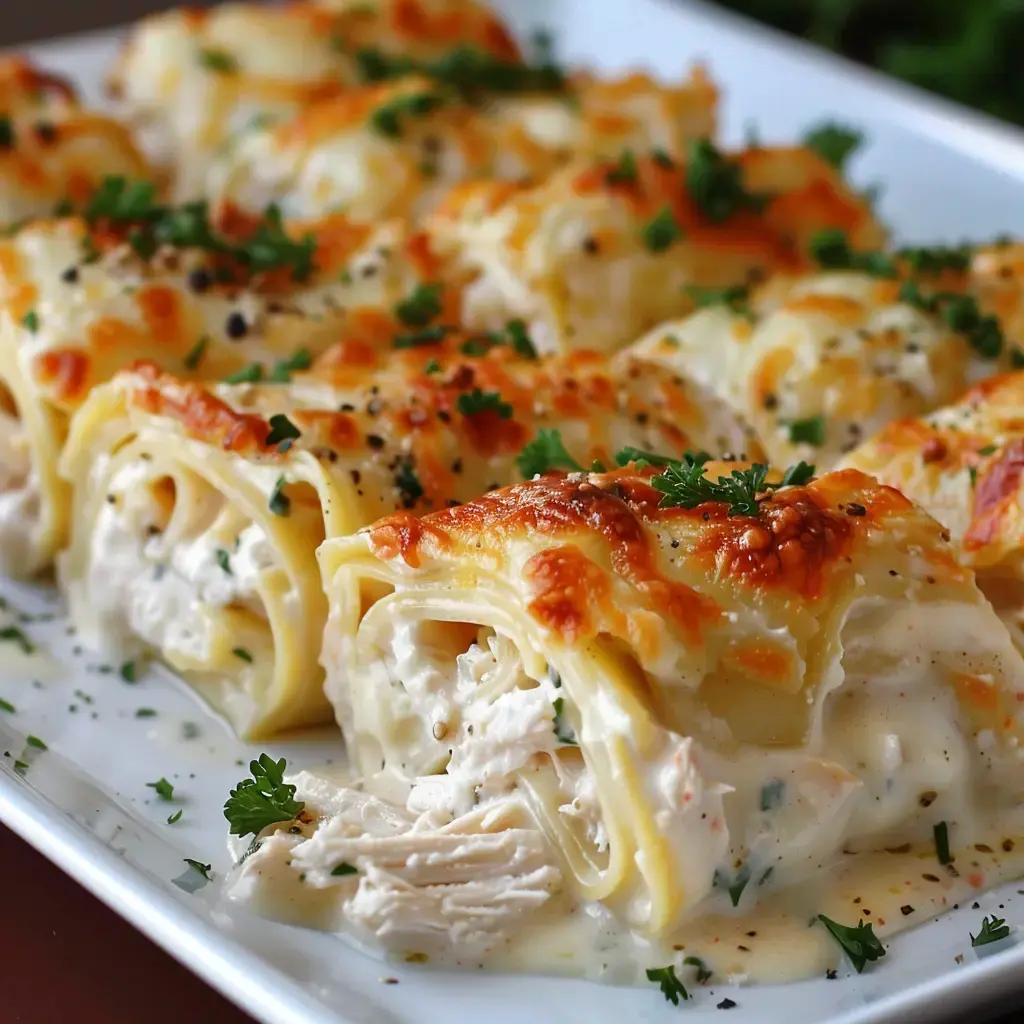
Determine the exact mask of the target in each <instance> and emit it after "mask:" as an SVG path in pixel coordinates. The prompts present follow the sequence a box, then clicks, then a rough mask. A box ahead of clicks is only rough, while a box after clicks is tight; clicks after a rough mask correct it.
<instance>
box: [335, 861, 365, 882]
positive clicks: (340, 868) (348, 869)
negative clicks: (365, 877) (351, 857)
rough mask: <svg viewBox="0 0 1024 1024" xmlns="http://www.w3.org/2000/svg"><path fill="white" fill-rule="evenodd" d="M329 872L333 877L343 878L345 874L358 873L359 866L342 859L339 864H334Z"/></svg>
mask: <svg viewBox="0 0 1024 1024" xmlns="http://www.w3.org/2000/svg"><path fill="white" fill-rule="evenodd" d="M331 874H332V875H333V876H334V877H335V878H343V877H344V876H345V875H358V874H359V868H357V867H355V865H353V864H349V863H348V862H347V861H344V860H343V861H342V862H341V863H340V864H336V865H335V866H334V867H333V868H331Z"/></svg>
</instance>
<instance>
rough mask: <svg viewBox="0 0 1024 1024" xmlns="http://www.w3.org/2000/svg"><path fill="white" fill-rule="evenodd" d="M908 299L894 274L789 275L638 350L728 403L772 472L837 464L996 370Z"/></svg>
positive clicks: (672, 326)
mask: <svg viewBox="0 0 1024 1024" xmlns="http://www.w3.org/2000/svg"><path fill="white" fill-rule="evenodd" d="M902 296H903V292H902V291H901V284H900V282H899V281H898V280H897V279H896V278H889V277H877V276H874V275H871V274H868V273H864V272H858V271H834V272H825V273H819V274H815V275H811V276H806V277H802V278H798V279H792V278H788V279H784V280H782V281H777V282H769V283H768V285H767V286H766V288H765V289H764V290H763V292H762V293H760V294H758V293H755V294H754V295H752V296H749V297H745V296H741V295H739V294H738V293H737V294H734V295H732V296H726V298H727V299H728V300H729V301H727V302H724V303H718V304H714V305H712V306H711V307H709V308H707V309H704V310H701V311H699V312H698V313H696V314H694V315H692V316H691V317H689V318H687V319H684V320H679V321H672V322H669V323H666V324H662V325H661V326H659V327H657V328H655V329H654V330H653V331H651V332H650V333H649V334H647V335H646V336H645V337H644V338H642V339H641V340H640V341H638V342H637V343H636V344H635V345H634V346H633V347H632V349H631V350H630V351H632V352H633V353H634V354H635V355H636V356H637V358H640V359H653V360H656V361H658V362H661V363H663V364H665V365H667V366H671V367H673V368H674V369H676V370H677V371H678V372H679V373H682V374H686V375H688V376H691V377H692V378H693V379H695V380H697V381H700V382H701V383H702V384H704V385H705V386H707V387H710V388H711V389H712V390H714V391H715V392H716V393H717V394H719V396H720V397H722V398H723V399H725V400H727V401H729V402H730V403H731V404H732V405H733V408H734V409H735V410H736V412H737V414H738V415H741V416H743V417H744V418H745V419H746V420H747V422H749V423H750V424H751V426H752V427H753V428H754V430H755V432H756V433H757V435H758V438H759V440H760V441H761V443H762V444H763V445H764V447H765V449H766V450H767V452H768V455H769V458H770V459H771V460H772V462H773V463H774V464H775V465H780V466H785V465H788V464H789V463H791V462H795V461H797V460H798V459H805V460H807V461H808V462H812V463H814V464H816V465H817V466H819V467H829V466H833V465H835V464H836V463H837V462H838V461H839V459H840V458H841V457H842V456H843V455H844V454H845V453H848V452H850V451H851V450H852V449H854V448H855V447H856V446H857V445H858V444H859V443H860V442H861V441H862V440H863V439H864V438H867V437H870V436H871V435H872V434H873V433H875V432H876V431H877V430H879V429H881V428H882V427H883V426H884V425H885V424H886V423H888V422H889V421H890V420H893V419H899V418H902V417H906V416H913V415H919V414H921V413H923V412H927V411H928V410H930V409H934V408H936V407H937V406H940V405H942V404H943V403H945V402H948V401H950V400H952V398H953V397H954V396H955V395H957V394H959V393H960V392H961V391H962V390H963V389H964V388H965V387H967V385H968V383H969V382H970V381H971V380H977V379H979V378H980V377H983V376H985V375H986V374H991V373H994V372H995V371H996V369H997V368H998V365H999V363H998V360H997V358H996V354H994V353H991V352H988V351H987V350H986V351H985V352H981V351H979V350H978V349H977V348H976V347H974V346H973V345H972V344H971V341H970V339H969V337H968V336H967V335H965V333H964V332H962V331H958V330H956V329H955V328H954V327H953V326H951V325H950V323H949V322H948V321H947V320H946V319H944V318H943V317H942V316H940V315H939V314H938V313H937V312H935V311H933V310H929V309H926V308H922V307H921V306H920V305H915V304H913V303H911V302H910V301H907V300H906V299H905V298H903V297H902ZM719 297H720V296H712V297H711V298H712V299H715V298H719Z"/></svg>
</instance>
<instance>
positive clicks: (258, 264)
mask: <svg viewBox="0 0 1024 1024" xmlns="http://www.w3.org/2000/svg"><path fill="white" fill-rule="evenodd" d="M315 254H316V240H315V238H314V237H313V236H312V235H310V234H307V235H305V236H304V237H303V238H301V239H299V240H298V241H296V240H295V239H293V238H292V237H291V236H290V235H289V234H288V233H287V232H286V231H285V229H284V223H283V221H282V220H281V211H280V209H279V208H278V207H277V206H276V205H273V204H272V205H270V206H268V207H267V209H266V210H265V211H264V213H263V219H262V220H261V221H260V223H259V225H258V226H257V228H256V231H255V232H254V233H253V235H252V237H251V238H249V239H247V240H246V241H244V242H242V243H240V244H238V245H236V246H235V247H234V249H233V255H234V256H235V258H236V259H238V260H239V261H240V262H241V263H243V264H244V265H245V266H246V267H247V268H248V269H249V271H250V272H251V273H254V274H258V273H261V272H263V271H269V270H277V269H278V268H280V267H287V268H288V269H289V270H290V271H291V277H292V280H293V281H305V280H306V278H308V277H309V275H310V274H311V273H312V272H313V257H314V256H315Z"/></svg>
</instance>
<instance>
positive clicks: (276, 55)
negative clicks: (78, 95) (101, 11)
mask: <svg viewBox="0 0 1024 1024" xmlns="http://www.w3.org/2000/svg"><path fill="white" fill-rule="evenodd" d="M456 48H461V50H462V51H464V52H471V53H473V54H475V55H478V58H479V61H481V62H483V63H484V64H486V65H488V66H491V65H495V66H497V67H498V68H499V70H500V69H501V68H503V67H506V66H520V64H521V61H520V57H519V51H518V49H517V47H516V45H515V43H514V42H513V41H512V39H511V37H510V36H509V34H508V32H507V31H506V30H505V28H504V26H503V25H502V24H501V23H500V22H499V21H498V20H497V19H496V18H495V17H494V15H492V14H491V13H490V12H489V11H487V10H486V8H484V7H482V6H480V5H478V4H476V3H475V2H474V0H375V2H374V3H372V4H360V3H330V4H328V3H323V4H317V3H288V4H285V5H283V6H265V5H262V4H251V3H249V4H247V3H227V4H219V5H217V6H215V7H213V8H212V9H210V10H198V9H195V8H178V9H175V10H171V11H167V12H164V13H161V14H156V15H153V16H151V17H149V18H145V19H143V20H142V21H141V22H139V24H138V25H137V26H136V27H135V29H134V31H133V32H132V34H131V36H130V37H129V39H128V42H127V44H126V45H125V48H124V50H123V51H122V53H121V56H120V59H119V61H118V64H117V66H116V67H115V69H114V71H113V74H112V75H111V80H110V87H111V91H112V92H113V94H114V96H115V97H116V98H118V99H119V100H120V101H121V104H122V107H123V109H124V111H125V113H126V114H127V116H128V117H129V118H130V119H131V121H132V123H133V124H134V125H135V126H136V128H137V129H138V131H139V132H140V134H141V137H142V139H143V140H144V145H145V146H146V149H147V152H148V153H149V154H150V156H151V159H153V161H154V162H156V163H159V164H163V165H166V166H168V167H170V168H172V169H173V171H174V176H175V183H176V184H175V190H176V195H177V197H178V198H194V197H195V196H196V195H199V194H201V193H202V190H203V187H204V184H205V179H206V174H207V171H208V169H209V166H210V164H211V162H212V160H213V159H214V158H215V157H216V155H217V154H218V152H219V150H220V148H221V147H222V146H223V145H224V144H225V143H226V142H227V141H228V140H229V139H231V138H232V137H233V136H234V135H235V134H236V133H237V132H239V131H240V130H241V129H244V128H246V127H247V126H250V125H251V124H252V123H253V121H254V119H255V120H257V121H258V120H262V119H266V118H272V119H277V118H282V117H288V116H291V115H293V114H295V113H297V112H298V111H299V110H301V109H303V108H304V107H305V106H307V105H308V104H309V103H311V102H313V101H314V100H317V99H322V98H324V97H326V96H331V95H336V94H337V93H338V92H339V91H340V90H342V89H343V88H345V87H349V86H352V85H355V84H357V83H359V82H360V81H363V80H366V78H367V77H368V72H372V74H373V75H374V76H379V75H383V74H385V73H388V72H390V71H391V70H393V69H394V67H395V64H396V62H397V61H399V59H400V58H401V59H403V60H404V61H414V62H415V61H419V62H432V61H436V60H438V59H440V58H442V57H443V56H444V55H445V54H449V53H451V52H452V51H453V50H454V49H456ZM405 66H406V64H404V63H403V64H402V65H401V68H404V67H405ZM401 68H399V70H401Z"/></svg>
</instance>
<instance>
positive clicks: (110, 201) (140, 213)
mask: <svg viewBox="0 0 1024 1024" xmlns="http://www.w3.org/2000/svg"><path fill="white" fill-rule="evenodd" d="M156 194H157V189H156V185H155V184H153V182H151V181H146V180H144V179H140V180H139V181H129V180H128V179H127V178H125V177H123V176H122V175H119V174H117V175H108V176H107V177H105V178H104V179H103V181H102V182H101V183H100V186H99V188H98V189H96V191H95V192H94V193H93V195H92V198H91V199H90V200H89V202H88V203H87V204H86V207H85V210H84V212H83V215H84V217H85V219H86V220H87V221H89V222H90V223H92V222H94V221H97V220H111V221H141V220H149V219H150V218H152V217H153V216H154V215H155V214H156V213H157V212H159V210H160V207H159V206H157V203H156Z"/></svg>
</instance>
